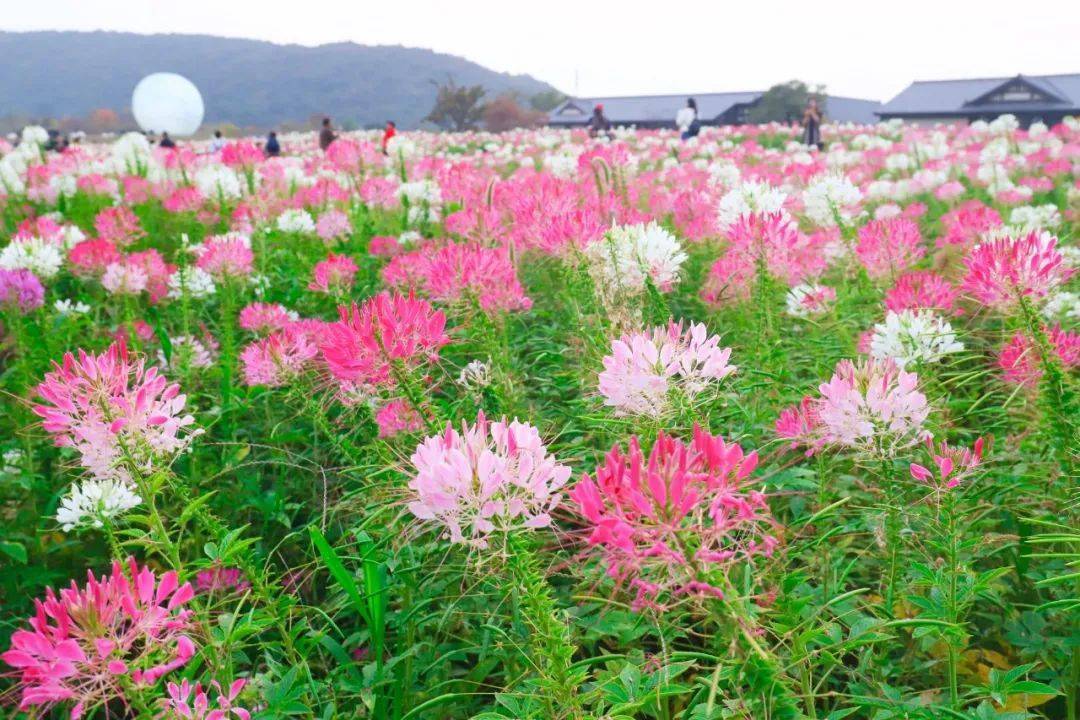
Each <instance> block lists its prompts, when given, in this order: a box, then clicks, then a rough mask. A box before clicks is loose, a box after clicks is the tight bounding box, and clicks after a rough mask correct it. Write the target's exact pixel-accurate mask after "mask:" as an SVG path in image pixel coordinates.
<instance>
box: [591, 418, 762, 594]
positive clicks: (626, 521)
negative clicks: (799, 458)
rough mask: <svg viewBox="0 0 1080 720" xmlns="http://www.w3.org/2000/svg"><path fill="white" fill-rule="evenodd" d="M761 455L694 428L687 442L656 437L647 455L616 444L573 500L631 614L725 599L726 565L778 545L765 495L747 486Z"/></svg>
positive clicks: (632, 445) (633, 447) (633, 446)
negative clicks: (691, 599) (626, 595)
mask: <svg viewBox="0 0 1080 720" xmlns="http://www.w3.org/2000/svg"><path fill="white" fill-rule="evenodd" d="M757 461H758V458H757V453H753V452H752V453H749V454H747V453H745V452H744V451H743V449H742V448H741V447H739V446H738V445H736V444H734V443H728V442H726V441H725V440H724V439H723V438H721V437H719V436H713V435H710V434H709V433H708V432H705V431H704V430H702V429H700V428H697V427H695V428H694V437H693V440H692V441H691V442H690V443H684V442H682V441H681V440H679V439H678V438H675V437H670V436H668V435H665V434H663V433H660V434H659V435H658V436H657V438H656V441H655V442H654V443H653V446H652V449H651V451H650V452H649V455H648V457H646V456H645V454H644V453H643V452H642V450H641V447H640V445H639V442H638V439H637V438H633V439H631V441H630V447H629V448H628V450H627V451H626V452H624V451H623V450H622V449H621V448H620V447H619V446H617V445H616V446H615V447H613V448H612V449H611V451H610V452H609V453H608V454H607V457H606V458H605V462H604V464H603V465H601V466H599V467H598V468H596V470H595V472H594V473H593V474H592V475H585V476H584V477H583V478H582V479H581V481H580V482H579V483H578V484H577V485H576V486H575V487H574V488H573V490H572V491H571V492H570V497H571V499H573V500H574V501H575V502H576V503H577V505H578V509H579V511H580V512H581V515H582V517H583V518H584V519H585V520H586V521H587V522H588V524H589V529H590V534H589V538H588V543H589V545H591V546H594V547H598V548H599V549H600V550H601V551H602V556H603V558H604V560H605V562H606V564H607V572H608V575H609V576H610V577H612V578H613V579H615V580H616V582H618V583H621V584H625V585H626V586H628V587H629V588H630V590H631V591H632V592H633V593H634V599H633V604H634V607H636V608H643V607H661V606H662V605H663V603H665V602H667V601H669V600H673V599H676V598H678V597H680V596H703V597H724V596H725V595H726V594H727V593H728V592H730V589H731V584H730V581H729V580H728V579H727V574H728V573H729V572H730V570H731V569H732V566H735V565H738V564H740V563H745V562H748V561H750V560H751V559H752V558H753V557H754V556H757V555H764V556H768V555H770V554H771V553H772V552H773V550H774V548H775V547H776V546H777V544H778V542H779V541H778V540H777V538H776V536H775V534H774V532H775V529H776V528H775V521H773V519H772V517H771V514H770V512H769V508H768V505H767V503H766V497H765V495H764V494H763V493H761V492H758V491H754V490H749V489H747V488H746V487H745V485H746V481H747V478H749V476H750V474H751V473H752V472H753V471H754V468H755V467H757Z"/></svg>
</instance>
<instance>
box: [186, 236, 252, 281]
mask: <svg viewBox="0 0 1080 720" xmlns="http://www.w3.org/2000/svg"><path fill="white" fill-rule="evenodd" d="M254 260H255V255H254V254H253V253H252V252H251V248H250V247H248V245H247V243H245V242H244V241H243V240H240V239H237V238H230V237H229V236H228V235H223V236H217V237H213V238H210V239H209V240H207V241H206V242H204V243H203V246H202V251H201V253H200V254H199V258H198V260H196V262H195V264H196V265H197V266H198V267H199V269H200V270H205V271H206V272H208V273H209V274H210V275H212V276H214V278H215V279H220V278H226V277H235V278H239V277H247V276H248V275H250V274H251V264H252V262H253V261H254Z"/></svg>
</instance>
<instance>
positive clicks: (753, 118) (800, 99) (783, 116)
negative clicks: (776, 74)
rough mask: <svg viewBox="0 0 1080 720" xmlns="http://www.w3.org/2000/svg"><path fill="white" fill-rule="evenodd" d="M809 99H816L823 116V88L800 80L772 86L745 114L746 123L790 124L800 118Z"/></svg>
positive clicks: (824, 109) (824, 110)
mask: <svg viewBox="0 0 1080 720" xmlns="http://www.w3.org/2000/svg"><path fill="white" fill-rule="evenodd" d="M810 98H816V99H817V101H818V107H820V108H821V113H822V114H823V115H824V114H825V113H826V112H827V110H826V108H825V86H824V85H815V86H813V87H811V86H809V85H807V84H806V83H804V82H803V81H802V80H790V81H788V82H786V83H781V84H779V85H773V86H772V87H771V88H769V89H768V90H766V91H765V94H764V95H762V96H761V98H760V99H759V100H758V101H757V102H756V103H754V106H753V107H751V108H750V110H749V111H748V112H747V113H746V120H747V122H752V123H767V122H791V121H793V120H799V119H801V118H802V114H803V109H804V108H806V103H808V102H809V101H810Z"/></svg>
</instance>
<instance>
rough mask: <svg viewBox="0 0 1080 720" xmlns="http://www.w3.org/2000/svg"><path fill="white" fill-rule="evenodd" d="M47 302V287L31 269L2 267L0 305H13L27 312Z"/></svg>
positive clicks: (0, 269)
mask: <svg viewBox="0 0 1080 720" xmlns="http://www.w3.org/2000/svg"><path fill="white" fill-rule="evenodd" d="M44 304H45V288H44V287H42V285H41V281H40V280H38V278H37V275H35V274H34V273H32V272H30V271H29V270H4V269H2V268H0V307H12V308H15V309H17V310H19V312H22V313H27V312H30V311H31V310H36V309H38V308H39V307H41V306H42V305H44Z"/></svg>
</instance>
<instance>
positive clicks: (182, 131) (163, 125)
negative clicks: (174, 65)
mask: <svg viewBox="0 0 1080 720" xmlns="http://www.w3.org/2000/svg"><path fill="white" fill-rule="evenodd" d="M204 110H205V108H204V107H203V99H202V95H200V94H199V89H198V88H197V87H195V84H194V83H192V82H191V81H190V80H188V79H187V78H186V77H184V76H183V75H177V74H176V73H166V72H161V73H154V74H152V75H147V76H146V77H144V78H143V79H142V80H140V81H139V84H138V85H136V86H135V92H133V93H132V94H131V112H132V114H134V115H135V122H137V123H139V127H140V128H142V129H143V131H145V132H155V133H160V132H167V133H169V134H170V135H174V136H177V137H186V136H188V135H193V134H195V131H196V130H198V129H199V125H201V124H202V119H203V112H204Z"/></svg>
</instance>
